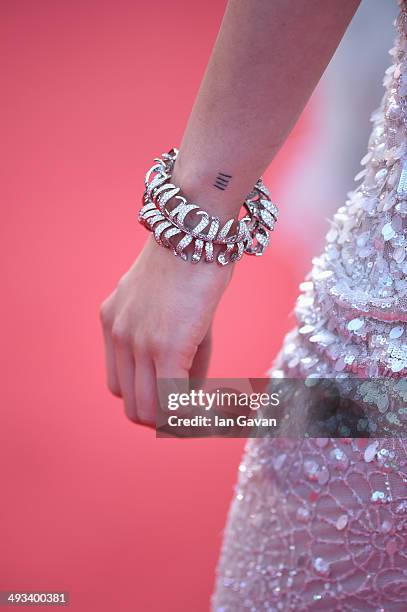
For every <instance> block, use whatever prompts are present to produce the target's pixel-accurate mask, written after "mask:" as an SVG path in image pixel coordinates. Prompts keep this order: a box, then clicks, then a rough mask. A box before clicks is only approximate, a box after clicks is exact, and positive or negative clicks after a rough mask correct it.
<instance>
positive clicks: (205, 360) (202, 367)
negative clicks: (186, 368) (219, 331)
mask: <svg viewBox="0 0 407 612" xmlns="http://www.w3.org/2000/svg"><path fill="white" fill-rule="evenodd" d="M211 351H212V329H211V328H209V330H208V332H207V334H206V336H205V338H204V339H203V340H202V342H201V344H200V345H199V346H198V350H197V351H196V354H195V357H194V360H193V362H192V366H191V370H190V373H189V374H190V377H191V378H192V379H197V378H198V379H199V378H205V377H206V374H207V372H208V368H209V362H210V358H211Z"/></svg>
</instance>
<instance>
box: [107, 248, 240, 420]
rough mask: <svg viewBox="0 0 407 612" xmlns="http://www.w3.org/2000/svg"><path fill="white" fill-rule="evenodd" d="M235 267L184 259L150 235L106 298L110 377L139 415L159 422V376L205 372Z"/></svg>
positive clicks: (117, 392) (133, 417) (132, 415)
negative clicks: (221, 303)
mask: <svg viewBox="0 0 407 612" xmlns="http://www.w3.org/2000/svg"><path fill="white" fill-rule="evenodd" d="M233 267H234V266H233V264H230V265H228V266H225V267H221V266H219V265H217V264H216V263H212V264H208V263H205V262H204V261H202V262H200V263H198V264H192V263H191V262H184V261H182V260H181V259H180V258H179V257H175V256H174V255H173V254H172V252H171V251H170V250H169V249H166V248H164V247H162V246H159V245H157V244H156V242H155V240H154V238H153V236H150V237H149V239H148V241H147V243H146V245H145V247H144V249H143V250H142V252H141V254H140V255H139V257H138V258H137V259H136V261H135V263H134V264H133V265H132V267H131V268H130V270H129V271H128V272H126V274H124V276H123V277H122V278H121V279H120V281H119V283H118V285H117V288H116V289H115V290H114V291H113V293H112V294H111V295H110V296H109V297H108V298H107V299H106V300H105V301H104V302H103V304H102V305H101V309H100V315H101V321H102V326H103V334H104V341H105V353H106V368H107V384H108V387H109V389H110V391H111V392H112V393H113V394H114V395H117V396H118V397H122V398H123V401H124V406H125V412H126V414H127V416H128V417H129V418H130V419H131V420H133V421H136V422H142V423H144V424H148V425H152V426H154V424H155V410H156V405H157V388H156V378H185V379H186V378H189V377H193V378H201V377H204V376H205V374H206V371H207V367H208V363H209V357H210V351H211V323H212V319H213V315H214V313H215V310H216V307H217V305H218V303H219V300H220V298H221V297H222V294H223V292H224V291H225V289H226V287H227V285H228V283H229V281H230V279H231V276H232V272H233Z"/></svg>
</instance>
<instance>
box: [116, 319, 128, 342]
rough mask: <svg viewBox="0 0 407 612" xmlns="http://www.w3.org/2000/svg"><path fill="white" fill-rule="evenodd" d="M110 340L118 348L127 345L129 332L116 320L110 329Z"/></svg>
mask: <svg viewBox="0 0 407 612" xmlns="http://www.w3.org/2000/svg"><path fill="white" fill-rule="evenodd" d="M112 340H113V343H114V344H116V345H118V346H123V344H127V342H128V340H129V331H128V328H127V325H126V324H125V322H124V321H121V320H116V321H115V322H114V323H113V327H112Z"/></svg>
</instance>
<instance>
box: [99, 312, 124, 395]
mask: <svg viewBox="0 0 407 612" xmlns="http://www.w3.org/2000/svg"><path fill="white" fill-rule="evenodd" d="M110 313H111V309H110V308H108V306H107V301H106V302H105V303H104V304H102V306H101V309H100V319H101V323H102V330H103V341H104V347H105V364H106V378H107V381H106V382H107V386H108V388H109V391H110V392H111V393H113V395H116V396H117V397H121V391H120V383H119V378H118V375H117V366H116V355H115V347H114V344H113V340H112V320H111V317H110Z"/></svg>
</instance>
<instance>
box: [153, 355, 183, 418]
mask: <svg viewBox="0 0 407 612" xmlns="http://www.w3.org/2000/svg"><path fill="white" fill-rule="evenodd" d="M155 372H156V378H157V388H158V399H159V401H160V406H161V410H162V411H163V412H164V413H166V412H167V410H168V399H169V397H170V396H171V395H174V394H175V395H176V396H179V395H181V394H185V393H188V392H189V369H188V367H187V366H186V365H185V363H182V360H181V359H180V356H179V354H178V353H177V352H176V351H174V350H167V351H166V350H164V351H162V352H160V353H158V354H156V356H155ZM189 412H190V407H184V406H179V407H178V409H177V414H179V415H187V414H189Z"/></svg>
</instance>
